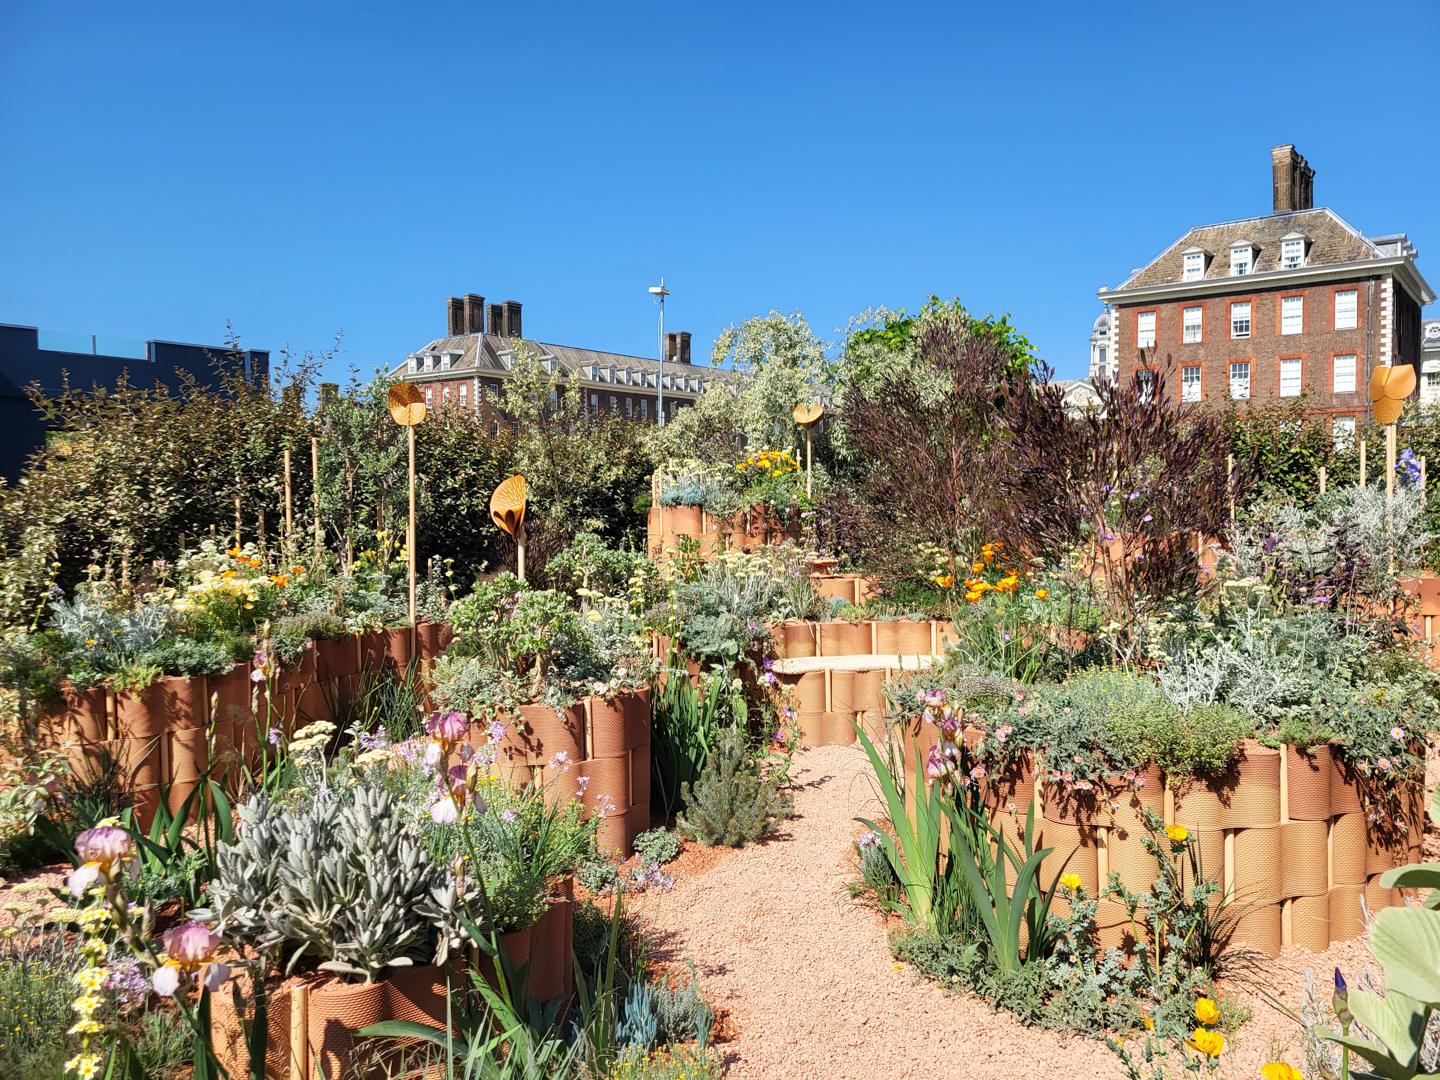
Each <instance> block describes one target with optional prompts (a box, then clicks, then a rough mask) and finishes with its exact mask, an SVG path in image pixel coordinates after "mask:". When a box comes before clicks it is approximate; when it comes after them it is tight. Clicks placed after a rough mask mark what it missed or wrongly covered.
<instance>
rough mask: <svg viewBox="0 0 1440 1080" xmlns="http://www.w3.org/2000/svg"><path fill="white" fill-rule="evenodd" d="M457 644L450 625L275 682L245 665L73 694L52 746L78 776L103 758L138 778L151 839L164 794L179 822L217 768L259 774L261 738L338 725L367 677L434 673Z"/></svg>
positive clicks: (360, 637) (352, 641)
mask: <svg viewBox="0 0 1440 1080" xmlns="http://www.w3.org/2000/svg"><path fill="white" fill-rule="evenodd" d="M450 637H451V630H450V625H449V624H448V623H426V622H421V623H420V625H419V627H418V628H415V629H412V628H411V627H408V626H407V627H397V628H393V629H387V630H377V631H372V632H369V633H365V634H346V635H345V636H343V637H339V638H334V639H330V640H322V641H315V642H313V643H312V647H311V648H309V649H307V650H306V651H305V655H304V657H303V658H302V659H301V660H300V662H299V663H298V664H297V665H296V666H295V667H294V668H289V669H286V668H282V669H281V670H280V671H279V672H278V673H277V674H276V675H275V676H274V677H273V678H272V679H271V680H269V681H261V682H255V681H253V680H252V678H251V671H252V669H251V665H250V663H249V662H246V663H242V664H238V665H236V666H235V667H233V668H232V669H231V670H230V671H228V672H226V673H225V674H223V675H215V676H209V677H206V676H204V675H196V676H191V677H189V678H181V677H175V676H167V677H165V678H162V679H159V680H157V681H155V682H153V683H151V684H150V685H149V686H147V687H145V688H144V689H143V690H140V691H137V692H135V693H116V692H115V691H114V690H111V689H109V688H106V687H103V686H97V687H94V688H91V689H89V690H84V691H81V690H76V689H75V688H73V687H69V686H67V687H66V689H65V704H64V706H63V707H62V708H60V709H59V710H56V711H54V712H52V713H49V714H47V716H46V717H45V723H44V729H45V736H46V741H47V742H49V743H51V744H53V745H64V746H67V747H68V748H69V756H70V760H71V766H72V768H75V769H77V770H83V769H85V768H87V767H89V768H93V767H94V766H96V765H97V764H98V763H99V761H100V759H101V758H102V757H103V756H104V754H106V753H108V754H109V755H110V756H112V757H113V758H114V759H115V760H116V761H118V762H120V764H121V766H122V767H123V768H124V770H125V773H126V775H127V776H129V777H131V778H132V783H133V787H134V790H135V807H136V814H137V816H138V818H139V822H140V827H141V829H142V830H143V829H148V828H149V827H150V822H151V820H152V819H153V818H154V816H155V812H156V810H157V808H158V807H159V802H160V798H161V794H162V793H163V792H165V791H166V790H167V788H168V790H169V808H170V810H171V812H172V813H173V812H177V811H178V810H179V808H180V806H182V805H183V804H184V802H185V800H186V799H188V798H189V797H190V794H191V793H192V792H193V791H194V790H195V788H196V787H197V786H198V785H199V783H200V780H201V778H202V777H203V776H204V775H205V774H206V773H207V772H208V771H209V770H210V768H211V765H212V763H213V762H223V761H225V760H229V759H232V758H235V757H238V758H239V759H241V760H243V761H245V762H247V763H249V764H252V765H253V764H255V763H256V762H257V761H258V760H259V756H260V751H261V746H262V742H263V740H264V739H265V738H266V735H267V732H266V730H262V729H264V728H267V726H268V727H270V728H277V729H279V730H280V732H281V734H282V736H288V735H289V734H290V733H291V732H292V731H293V730H294V729H295V728H296V727H297V726H300V725H303V724H305V723H310V722H313V721H317V720H334V719H335V716H336V713H337V711H340V710H343V708H344V706H345V704H346V703H348V702H349V701H350V699H351V698H352V697H353V695H354V693H355V681H356V679H357V678H359V677H360V675H361V674H362V673H363V672H372V671H378V670H379V669H380V668H381V667H383V666H384V665H385V664H386V663H387V662H393V663H394V664H396V665H397V666H398V667H400V668H404V667H405V666H407V665H408V664H409V663H410V662H411V660H412V659H415V658H416V657H417V656H418V658H419V659H420V661H421V662H422V664H425V663H428V662H429V661H430V660H432V659H434V657H436V656H438V655H440V653H442V652H443V651H444V649H445V648H446V647H448V645H449V642H450ZM272 686H273V691H274V693H273V697H272V696H271V688H272Z"/></svg>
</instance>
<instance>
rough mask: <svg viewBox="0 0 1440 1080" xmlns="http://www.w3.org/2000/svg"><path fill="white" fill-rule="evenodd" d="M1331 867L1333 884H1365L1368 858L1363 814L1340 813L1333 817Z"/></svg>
mask: <svg viewBox="0 0 1440 1080" xmlns="http://www.w3.org/2000/svg"><path fill="white" fill-rule="evenodd" d="M1333 832H1334V837H1333V839H1332V841H1331V845H1332V847H1333V851H1334V854H1333V858H1332V868H1333V873H1334V882H1333V884H1335V885H1363V884H1365V876H1366V875H1365V864H1366V862H1367V859H1368V854H1367V849H1368V847H1369V844H1368V842H1367V840H1366V828H1365V815H1364V814H1341V815H1339V816H1338V817H1336V818H1334V819H1333Z"/></svg>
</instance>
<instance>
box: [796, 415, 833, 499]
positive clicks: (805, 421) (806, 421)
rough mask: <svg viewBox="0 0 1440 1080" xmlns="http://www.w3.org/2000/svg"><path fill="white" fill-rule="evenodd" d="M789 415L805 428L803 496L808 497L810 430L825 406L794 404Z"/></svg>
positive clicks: (809, 496)
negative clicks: (792, 410)
mask: <svg viewBox="0 0 1440 1080" xmlns="http://www.w3.org/2000/svg"><path fill="white" fill-rule="evenodd" d="M790 415H792V416H793V417H795V423H797V424H799V425H800V426H801V427H802V428H804V429H805V497H806V498H807V499H808V498H811V497H812V496H811V492H810V483H811V481H810V431H811V429H812V428H813V427H814V426H815V425H816V424H818V423H819V422H820V418H821V417H823V416H824V415H825V408H824V406H822V405H819V404H811V405H796V406H795V411H794V412H793V413H791V414H790Z"/></svg>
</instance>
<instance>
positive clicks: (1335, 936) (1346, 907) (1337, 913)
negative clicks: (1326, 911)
mask: <svg viewBox="0 0 1440 1080" xmlns="http://www.w3.org/2000/svg"><path fill="white" fill-rule="evenodd" d="M1364 895H1365V886H1364V885H1336V886H1334V887H1333V888H1332V889H1331V890H1330V940H1331V941H1350V940H1352V939H1354V938H1357V937H1359V936H1360V935H1361V934H1363V933H1364V932H1365V919H1364V916H1362V915H1361V913H1360V897H1362V896H1364Z"/></svg>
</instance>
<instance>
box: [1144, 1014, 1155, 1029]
mask: <svg viewBox="0 0 1440 1080" xmlns="http://www.w3.org/2000/svg"><path fill="white" fill-rule="evenodd" d="M1145 1030H1146V1031H1154V1030H1155V1021H1154V1020H1151V1019H1150V1017H1148V1016H1147V1017H1145Z"/></svg>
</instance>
